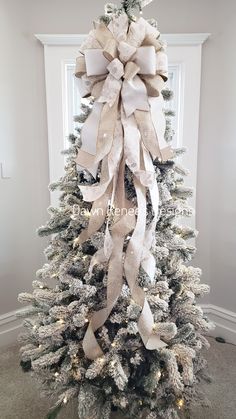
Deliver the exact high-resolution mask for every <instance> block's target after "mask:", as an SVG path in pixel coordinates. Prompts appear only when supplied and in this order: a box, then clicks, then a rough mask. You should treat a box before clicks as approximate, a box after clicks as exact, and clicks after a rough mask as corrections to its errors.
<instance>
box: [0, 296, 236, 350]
mask: <svg viewBox="0 0 236 419" xmlns="http://www.w3.org/2000/svg"><path fill="white" fill-rule="evenodd" d="M201 307H202V309H203V311H204V313H206V314H208V316H209V318H210V319H211V320H212V321H213V322H214V323H215V325H216V328H215V330H213V331H212V332H211V335H212V336H215V337H216V336H220V337H223V338H224V339H225V340H226V341H227V342H230V343H233V344H235V345H236V313H234V312H233V311H229V310H226V309H225V308H223V307H218V306H215V305H213V304H202V305H201ZM23 310H24V309H19V310H15V311H11V312H10V313H5V314H2V315H0V347H2V346H6V345H11V344H13V343H16V341H17V336H18V335H19V333H20V330H21V328H22V319H21V318H18V317H17V313H20V312H22V311H23Z"/></svg>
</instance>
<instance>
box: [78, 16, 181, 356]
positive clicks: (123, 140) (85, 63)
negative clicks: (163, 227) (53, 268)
mask: <svg viewBox="0 0 236 419" xmlns="http://www.w3.org/2000/svg"><path fill="white" fill-rule="evenodd" d="M158 36H159V32H158V31H157V30H156V29H155V28H153V27H152V26H151V25H149V24H148V23H147V22H146V21H145V20H144V19H143V18H140V19H138V20H137V21H136V22H132V23H129V22H128V18H127V16H126V14H125V13H124V14H121V15H120V16H118V17H114V18H113V19H112V20H111V22H110V23H109V25H108V26H106V25H105V24H104V23H96V24H95V29H94V30H93V31H91V32H90V34H89V36H88V38H87V39H86V40H85V42H84V44H83V45H82V46H81V49H80V52H81V55H80V56H79V57H78V59H77V62H76V77H78V78H79V88H80V90H81V95H82V96H84V97H85V96H88V95H92V96H94V97H95V103H94V106H93V109H92V111H91V113H90V115H89V117H88V118H87V120H86V122H85V123H84V125H83V128H82V131H81V140H82V147H81V149H80V150H79V152H78V156H77V158H76V162H77V163H78V165H79V167H80V168H84V169H86V170H88V171H89V172H90V173H91V174H92V175H93V176H94V178H96V176H97V170H98V167H99V165H101V174H100V181H99V183H96V184H94V185H92V186H85V185H80V189H81V192H82V194H83V197H84V200H85V201H89V202H91V203H92V215H91V217H90V220H89V223H88V227H87V228H86V229H85V230H83V231H82V233H81V234H80V236H79V237H78V239H77V242H78V243H83V242H84V241H86V240H87V239H88V238H89V237H91V236H92V235H93V234H94V233H95V232H97V231H99V229H100V228H101V226H102V225H104V223H105V221H106V219H107V217H106V215H107V209H108V208H109V205H111V204H112V205H114V208H115V209H116V210H119V211H120V212H119V215H116V216H115V219H114V220H113V224H112V225H111V228H110V230H111V231H110V230H109V227H108V224H107V227H106V233H105V242H104V248H103V249H99V250H98V251H97V253H96V254H95V255H94V256H93V258H92V260H91V265H90V269H89V273H90V274H92V270H93V267H94V266H95V265H96V264H97V263H108V272H107V275H108V280H107V299H106V301H105V302H104V308H103V309H102V310H100V311H98V312H96V313H94V314H93V315H92V316H91V319H90V322H89V326H88V329H87V331H86V334H85V336H84V341H83V348H84V351H85V355H86V356H87V357H88V358H89V359H96V358H97V357H98V356H101V354H102V349H101V347H100V345H99V342H98V341H97V339H96V336H95V332H96V331H97V330H98V329H99V328H100V327H101V326H102V325H103V324H104V323H105V322H106V321H107V319H108V318H109V315H110V313H111V311H112V310H113V308H114V306H115V304H116V302H117V300H118V298H119V296H120V293H121V289H122V285H123V277H124V276H125V278H126V281H127V283H128V285H129V287H130V292H131V295H132V298H133V300H134V301H135V302H136V303H137V304H138V305H140V308H141V315H140V318H139V320H138V330H139V333H140V336H141V338H142V340H143V343H144V345H145V347H146V348H147V349H150V350H155V349H159V348H161V347H163V346H166V344H165V343H164V342H162V340H161V339H160V336H159V335H158V334H157V333H155V334H154V332H153V325H154V319H153V315H152V312H151V309H150V306H149V303H148V301H147V298H146V296H145V292H144V291H143V289H142V288H141V287H140V286H139V285H138V274H139V269H140V267H141V266H142V268H143V269H144V270H145V272H146V273H147V275H148V276H149V278H150V281H153V280H154V275H155V269H156V264H155V259H154V257H153V255H152V253H151V249H152V246H153V245H154V243H155V230H156V224H157V220H158V205H159V191H158V186H157V181H156V175H155V169H154V166H153V159H156V158H159V159H161V160H167V159H170V158H171V157H172V156H173V153H172V150H171V149H170V147H169V146H168V145H167V143H166V141H165V138H164V135H165V128H166V123H165V117H164V115H163V98H162V95H161V90H162V89H163V86H164V83H165V81H166V79H167V73H168V66H167V58H166V54H165V51H164V49H163V48H162V44H161V43H160V41H159V40H158V39H157V38H158ZM125 166H128V168H129V170H130V172H131V174H132V182H133V185H134V188H135V192H136V197H137V208H135V207H134V205H133V204H132V202H130V201H128V200H127V198H126V196H125V183H124V177H125ZM147 191H149V196H150V199H151V205H152V211H153V218H152V221H151V223H150V224H149V226H148V227H147V226H146V218H147V217H146V215H147V214H146V212H147V201H146V200H147V198H146V196H147ZM97 210H98V211H97ZM124 210H125V213H123V211H124ZM96 211H97V212H96ZM128 234H129V235H131V238H130V239H129V242H128V246H127V249H126V252H125V257H124V258H123V252H124V243H125V239H126V238H127V235H128Z"/></svg>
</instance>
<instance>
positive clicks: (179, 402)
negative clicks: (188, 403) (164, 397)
mask: <svg viewBox="0 0 236 419" xmlns="http://www.w3.org/2000/svg"><path fill="white" fill-rule="evenodd" d="M176 404H177V406H178V408H179V409H183V407H184V399H178V400H177V401H176Z"/></svg>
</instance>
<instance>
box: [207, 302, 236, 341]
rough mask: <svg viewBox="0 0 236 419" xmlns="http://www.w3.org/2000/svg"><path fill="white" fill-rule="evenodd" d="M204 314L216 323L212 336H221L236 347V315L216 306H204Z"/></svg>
mask: <svg viewBox="0 0 236 419" xmlns="http://www.w3.org/2000/svg"><path fill="white" fill-rule="evenodd" d="M201 307H202V309H203V311H204V313H206V314H207V315H208V317H209V318H210V320H212V321H213V322H214V323H215V326H216V327H215V329H214V330H213V331H212V332H211V333H210V334H211V336H214V337H216V336H219V337H222V338H224V339H225V340H226V341H227V342H230V343H233V344H234V345H236V313H234V312H233V311H229V310H226V309H225V308H223V307H219V306H215V305H214V304H202V306H201Z"/></svg>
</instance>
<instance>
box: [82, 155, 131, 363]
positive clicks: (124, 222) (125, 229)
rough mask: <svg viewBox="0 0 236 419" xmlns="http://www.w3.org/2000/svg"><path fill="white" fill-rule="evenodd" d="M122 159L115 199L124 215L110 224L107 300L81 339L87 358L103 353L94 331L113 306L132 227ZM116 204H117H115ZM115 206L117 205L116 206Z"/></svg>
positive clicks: (119, 290)
mask: <svg viewBox="0 0 236 419" xmlns="http://www.w3.org/2000/svg"><path fill="white" fill-rule="evenodd" d="M124 195H125V194H124V160H122V162H121V167H120V171H119V177H118V181H117V185H116V192H115V200H116V201H117V202H119V203H120V204H121V205H122V207H120V210H122V209H124V208H126V209H127V211H126V212H125V215H123V216H121V217H120V218H119V219H118V221H116V222H115V223H114V224H113V226H112V235H111V236H112V243H113V247H112V252H111V256H110V260H109V267H108V281H107V301H106V308H104V309H102V310H100V311H98V312H96V313H94V314H93V316H92V318H91V320H90V323H89V326H88V329H87V331H86V333H85V336H84V340H83V349H84V352H85V355H86V357H87V358H89V359H91V360H94V359H96V358H97V357H98V356H101V355H102V354H103V351H102V349H101V347H100V345H99V343H98V341H97V339H96V337H95V332H96V331H97V330H98V329H99V328H100V327H101V326H102V325H103V324H104V323H105V322H106V320H107V319H108V317H109V315H110V313H111V311H112V309H113V307H114V306H115V304H116V302H117V300H118V298H119V296H120V293H121V289H122V286H123V262H122V257H123V256H122V255H123V246H124V240H125V237H126V235H127V234H128V233H130V231H132V229H133V228H134V217H133V215H132V214H131V215H130V214H129V211H128V209H129V208H131V207H132V206H131V205H130V204H129V203H128V201H126V200H125V197H124ZM116 205H117V204H116ZM116 208H117V206H116Z"/></svg>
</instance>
